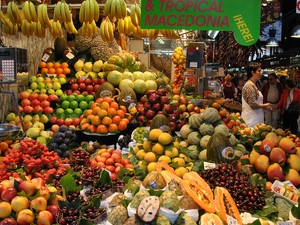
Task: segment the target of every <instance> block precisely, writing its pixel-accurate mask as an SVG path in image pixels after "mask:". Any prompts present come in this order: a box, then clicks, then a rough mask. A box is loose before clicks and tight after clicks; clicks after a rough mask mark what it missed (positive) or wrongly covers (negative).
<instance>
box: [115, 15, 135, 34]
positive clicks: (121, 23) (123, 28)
mask: <svg viewBox="0 0 300 225" xmlns="http://www.w3.org/2000/svg"><path fill="white" fill-rule="evenodd" d="M132 27H133V26H132V23H131V18H130V16H126V17H125V18H124V19H118V31H119V33H121V34H125V35H129V34H131V32H132Z"/></svg>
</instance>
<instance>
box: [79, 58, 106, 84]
mask: <svg viewBox="0 0 300 225" xmlns="http://www.w3.org/2000/svg"><path fill="white" fill-rule="evenodd" d="M102 66H103V61H102V60H97V61H95V62H94V63H92V62H89V61H85V60H84V59H78V60H77V62H76V63H74V69H75V71H76V73H75V78H77V79H78V78H87V77H90V78H91V79H94V78H97V77H98V78H100V79H103V78H104V77H103V73H102V72H100V71H101V69H102Z"/></svg>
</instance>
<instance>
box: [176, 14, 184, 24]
mask: <svg viewBox="0 0 300 225" xmlns="http://www.w3.org/2000/svg"><path fill="white" fill-rule="evenodd" d="M184 17H185V15H179V17H178V24H177V25H178V26H184Z"/></svg>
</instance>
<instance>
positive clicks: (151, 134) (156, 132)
mask: <svg viewBox="0 0 300 225" xmlns="http://www.w3.org/2000/svg"><path fill="white" fill-rule="evenodd" d="M161 133H162V130H160V129H157V128H154V129H152V130H150V132H149V139H150V140H152V141H157V140H158V137H159V135H160V134H161Z"/></svg>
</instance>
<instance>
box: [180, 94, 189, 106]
mask: <svg viewBox="0 0 300 225" xmlns="http://www.w3.org/2000/svg"><path fill="white" fill-rule="evenodd" d="M179 102H180V103H181V104H184V105H187V104H188V103H189V100H188V99H187V98H185V97H183V96H181V97H180V99H179Z"/></svg>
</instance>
